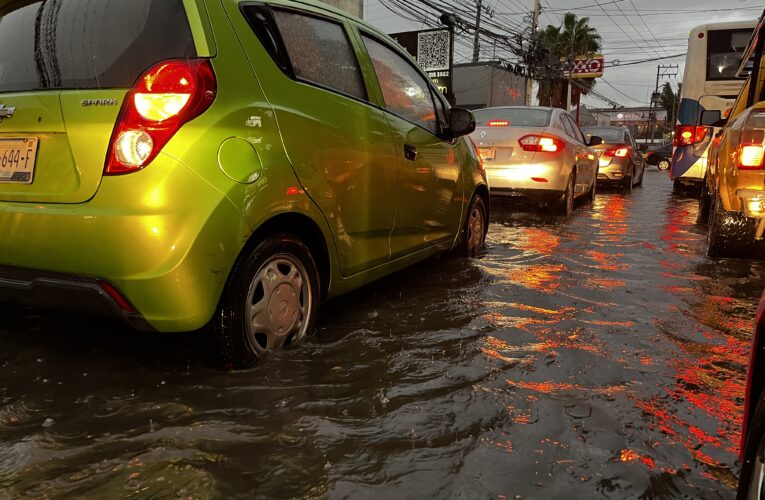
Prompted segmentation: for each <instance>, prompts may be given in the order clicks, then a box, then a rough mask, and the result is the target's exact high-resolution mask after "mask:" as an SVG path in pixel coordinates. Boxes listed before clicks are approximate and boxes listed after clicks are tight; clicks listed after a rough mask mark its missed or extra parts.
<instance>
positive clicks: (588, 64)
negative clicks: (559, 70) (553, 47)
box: [560, 54, 606, 78]
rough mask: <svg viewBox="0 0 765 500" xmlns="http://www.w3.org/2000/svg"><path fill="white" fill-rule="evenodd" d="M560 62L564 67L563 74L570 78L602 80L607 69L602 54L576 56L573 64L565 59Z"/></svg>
mask: <svg viewBox="0 0 765 500" xmlns="http://www.w3.org/2000/svg"><path fill="white" fill-rule="evenodd" d="M560 62H561V65H562V66H563V74H564V75H566V76H567V77H569V78H600V77H601V76H603V74H604V73H605V68H606V61H605V59H604V58H603V55H602V54H590V55H588V56H576V57H574V59H573V61H571V62H569V60H568V59H567V58H565V57H564V58H561V60H560Z"/></svg>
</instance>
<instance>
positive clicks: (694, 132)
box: [674, 125, 711, 146]
mask: <svg viewBox="0 0 765 500" xmlns="http://www.w3.org/2000/svg"><path fill="white" fill-rule="evenodd" d="M710 129H711V128H710V127H705V126H703V125H678V126H677V127H675V140H674V143H675V146H693V145H694V144H698V143H700V142H703V141H704V138H705V137H706V136H707V133H709V130H710Z"/></svg>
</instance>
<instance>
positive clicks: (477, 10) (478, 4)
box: [473, 0, 482, 63]
mask: <svg viewBox="0 0 765 500" xmlns="http://www.w3.org/2000/svg"><path fill="white" fill-rule="evenodd" d="M481 1H482V0H477V1H476V6H475V7H476V8H475V39H474V40H473V62H474V63H477V62H478V57H479V55H480V40H479V37H480V34H481Z"/></svg>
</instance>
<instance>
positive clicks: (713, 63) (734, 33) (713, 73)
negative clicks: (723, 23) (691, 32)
mask: <svg viewBox="0 0 765 500" xmlns="http://www.w3.org/2000/svg"><path fill="white" fill-rule="evenodd" d="M751 37H752V30H750V29H749V30H747V29H744V30H714V31H710V32H709V33H708V36H707V40H708V42H707V80H735V79H736V70H737V69H738V65H739V62H740V59H741V54H742V53H743V52H744V49H746V46H747V44H748V43H749V39H750V38H751Z"/></svg>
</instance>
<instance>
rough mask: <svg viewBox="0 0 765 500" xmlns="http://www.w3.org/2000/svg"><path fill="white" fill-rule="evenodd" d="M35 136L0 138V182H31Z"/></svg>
mask: <svg viewBox="0 0 765 500" xmlns="http://www.w3.org/2000/svg"><path fill="white" fill-rule="evenodd" d="M37 141H38V140H37V137H26V138H18V139H16V138H14V139H0V182H6V183H15V184H32V179H33V178H34V173H35V158H36V157H37Z"/></svg>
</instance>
